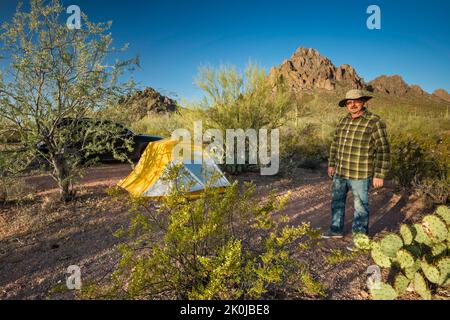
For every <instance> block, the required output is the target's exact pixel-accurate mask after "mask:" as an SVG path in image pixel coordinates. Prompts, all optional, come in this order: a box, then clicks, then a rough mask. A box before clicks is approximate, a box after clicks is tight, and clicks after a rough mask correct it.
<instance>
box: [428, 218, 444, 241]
mask: <svg viewBox="0 0 450 320" xmlns="http://www.w3.org/2000/svg"><path fill="white" fill-rule="evenodd" d="M422 227H423V230H424V231H425V233H426V234H427V235H428V236H429V237H430V238H431V240H432V241H433V242H435V243H438V242H442V241H444V240H446V239H447V235H448V230H447V226H446V225H445V222H444V221H442V219H441V218H439V217H438V216H436V215H428V216H425V218H423V222H422Z"/></svg>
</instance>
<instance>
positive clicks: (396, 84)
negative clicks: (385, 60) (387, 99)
mask: <svg viewBox="0 0 450 320" xmlns="http://www.w3.org/2000/svg"><path fill="white" fill-rule="evenodd" d="M367 89H368V90H369V91H371V92H378V93H384V94H388V95H395V96H400V97H402V96H413V97H417V96H423V97H428V98H429V97H431V95H430V94H429V93H428V92H426V91H424V90H423V89H422V88H421V87H420V86H418V85H408V84H407V83H406V82H405V80H403V78H402V77H401V76H399V75H394V76H385V75H383V76H380V77H378V78H376V79H374V80H372V81H370V82H369V83H368V85H367Z"/></svg>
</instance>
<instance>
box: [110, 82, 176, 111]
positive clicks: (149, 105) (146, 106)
mask: <svg viewBox="0 0 450 320" xmlns="http://www.w3.org/2000/svg"><path fill="white" fill-rule="evenodd" d="M119 104H120V105H122V106H124V107H126V109H127V110H129V111H131V113H132V114H133V115H134V116H136V118H139V119H140V118H143V117H145V116H146V115H148V114H149V113H167V112H175V111H177V110H178V105H177V102H176V101H175V100H173V99H170V98H169V97H166V96H163V95H162V94H160V93H159V92H158V91H156V90H155V89H153V88H149V87H148V88H146V89H144V90H138V91H136V92H134V94H128V95H127V96H125V97H122V98H121V99H120V100H119Z"/></svg>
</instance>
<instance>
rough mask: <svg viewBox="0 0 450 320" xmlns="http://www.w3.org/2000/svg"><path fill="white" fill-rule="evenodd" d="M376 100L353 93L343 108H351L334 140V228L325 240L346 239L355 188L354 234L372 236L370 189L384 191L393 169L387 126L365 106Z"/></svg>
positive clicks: (331, 161)
mask: <svg viewBox="0 0 450 320" xmlns="http://www.w3.org/2000/svg"><path fill="white" fill-rule="evenodd" d="M370 99H372V97H371V96H368V95H365V94H364V92H363V91H362V90H350V91H349V92H347V94H346V97H345V99H343V100H342V101H340V102H339V106H340V107H347V110H348V111H349V114H347V116H345V117H343V118H342V119H341V120H340V121H339V123H338V125H337V127H336V131H335V134H334V137H333V141H332V144H331V150H330V158H329V163H328V175H329V176H330V178H333V191H332V204H331V227H330V230H329V231H328V232H327V233H326V234H324V236H323V237H324V238H342V237H343V231H344V215H345V202H346V199H347V193H348V191H349V189H350V188H351V189H352V193H353V198H354V207H355V213H354V216H353V224H352V232H353V234H356V233H363V234H366V235H368V234H369V188H370V185H372V184H373V187H374V188H381V187H383V184H384V179H385V177H386V175H387V173H388V171H389V168H390V147H389V142H388V139H387V134H386V126H385V124H384V123H383V122H382V121H381V120H380V117H379V116H377V115H375V114H373V113H371V112H369V111H368V110H367V109H366V107H365V103H366V102H367V101H368V100H370Z"/></svg>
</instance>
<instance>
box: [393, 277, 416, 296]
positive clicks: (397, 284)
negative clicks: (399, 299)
mask: <svg viewBox="0 0 450 320" xmlns="http://www.w3.org/2000/svg"><path fill="white" fill-rule="evenodd" d="M411 280H412V279H408V278H407V277H405V276H404V275H403V274H401V273H399V274H398V275H397V276H396V277H395V281H394V288H395V291H397V294H398V295H399V296H401V295H402V294H405V292H406V289H408V286H409V284H410V283H411Z"/></svg>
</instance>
